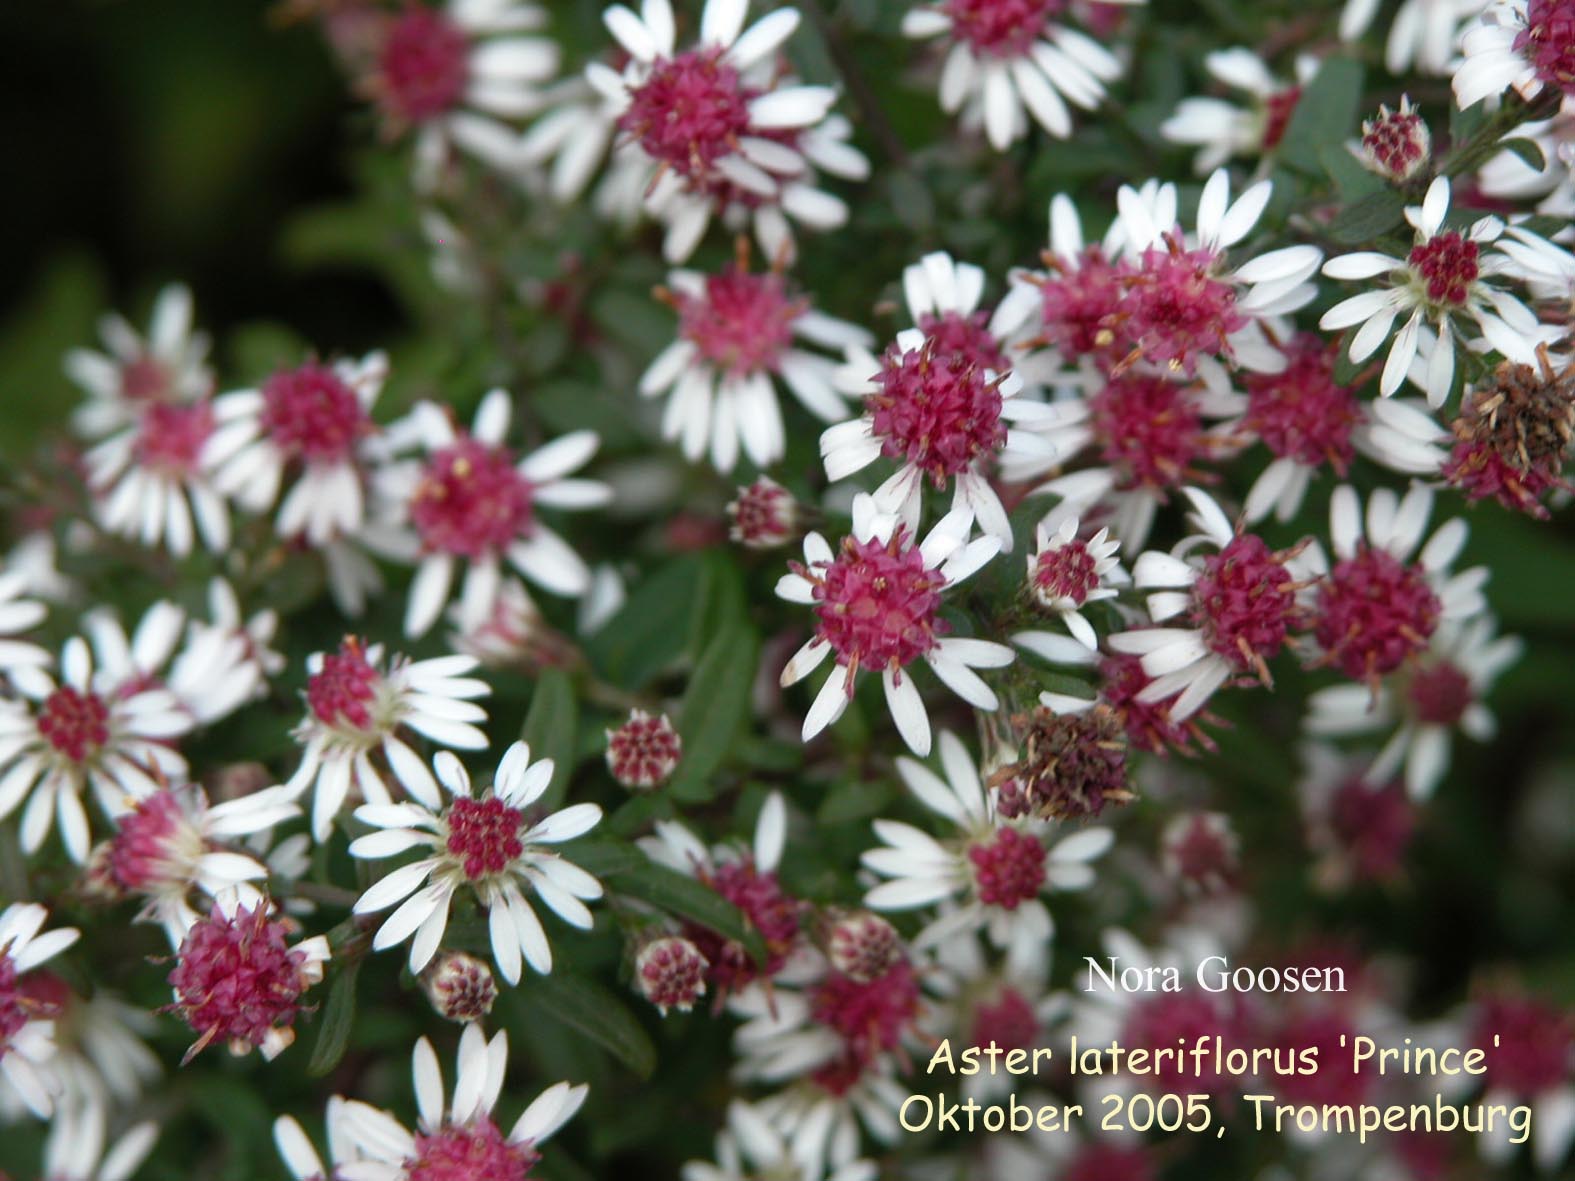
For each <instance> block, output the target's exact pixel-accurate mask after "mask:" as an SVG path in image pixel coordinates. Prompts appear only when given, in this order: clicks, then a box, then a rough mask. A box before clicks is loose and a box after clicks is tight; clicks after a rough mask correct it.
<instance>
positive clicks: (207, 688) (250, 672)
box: [90, 578, 284, 725]
mask: <svg viewBox="0 0 1575 1181" xmlns="http://www.w3.org/2000/svg"><path fill="white" fill-rule="evenodd" d="M91 618H92V617H90V619H91ZM278 629H279V614H278V612H276V611H275V610H273V608H271V607H265V608H264V609H263V610H261V611H258V612H257V613H256V614H254V615H252V616H251V617H250V618H249V619H248V618H246V617H244V616H243V615H242V614H241V604H240V600H239V599H238V598H237V597H236V595H235V588H234V587H232V586H231V585H230V584H229V583H228V582H226V581H225V580H224V579H222V578H215V579H214V580H213V581H211V582H210V583H209V584H208V618H207V619H206V620H203V619H189V620H187V623H186V635H185V639H184V640H183V642H182V643H181V646H180V647H179V648H178V649H177V650H176V651H175V652H174V654H173V655H172V657H171V658H170V661H169V666H168V671H167V672H164V673H162V674H160V673H159V671H158V669H159V665H160V663H161V662H156V661H155V662H153V663H151V664H150V665H149V666H147V667H138V670H137V671H138V672H140V673H141V674H142V675H143V676H144V677H148V678H153V677H156V676H159V675H162V678H163V681H164V683H165V685H166V687H167V688H168V689H169V690H170V692H172V693H174V694H175V696H176V697H177V698H178V699H179V700H180V702H181V704H182V705H184V706H185V707H186V708H187V710H189V711H190V712H191V715H192V716H193V717H194V718H196V719H197V721H198V722H199V723H200V724H202V725H209V724H211V723H213V722H216V721H218V720H220V719H221V718H225V717H228V716H229V715H230V714H232V713H234V712H235V711H236V710H237V709H240V708H241V706H243V705H244V704H246V703H247V702H248V701H255V700H257V699H258V698H261V697H264V696H266V695H267V692H268V679H269V678H270V677H274V676H277V675H278V674H279V673H280V672H281V671H283V669H284V656H283V654H281V653H280V652H278V651H276V650H274V649H273V648H271V647H269V645H270V644H272V643H273V638H274V634H275V633H276V632H277V631H278ZM93 634H94V642H95V643H98V644H102V645H113V646H114V647H115V648H116V649H120V648H122V647H124V645H125V643H126V641H125V640H124V638H123V633H121V631H120V628H119V624H116V623H114V622H113V621H110V623H109V624H108V625H107V626H105V627H104V628H103V629H101V630H100V631H97V632H94V633H93Z"/></svg>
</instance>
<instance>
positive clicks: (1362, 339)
mask: <svg viewBox="0 0 1575 1181" xmlns="http://www.w3.org/2000/svg"><path fill="white" fill-rule="evenodd" d="M1448 214H1449V179H1448V178H1447V177H1442V176H1441V177H1438V178H1437V179H1435V180H1434V181H1433V183H1432V184H1431V185H1429V186H1428V189H1427V195H1426V196H1425V197H1424V198H1423V201H1422V204H1421V205H1420V206H1416V205H1412V206H1407V208H1406V211H1405V216H1406V220H1407V221H1409V222H1410V223H1411V226H1412V227H1413V228H1414V229H1415V231H1416V244H1415V245H1414V246H1413V247H1412V248H1411V250H1410V251H1409V252H1408V253H1407V254H1406V256H1405V257H1404V258H1396V257H1394V256H1393V255H1389V254H1384V253H1382V252H1380V251H1375V250H1360V251H1356V252H1354V253H1351V254H1342V255H1339V256H1338V257H1335V258H1331V259H1330V260H1329V261H1328V262H1327V263H1325V264H1324V267H1323V273H1324V274H1325V275H1328V276H1329V277H1330V278H1332V279H1344V280H1357V281H1363V280H1369V279H1376V278H1379V277H1381V276H1382V277H1384V278H1385V279H1386V283H1385V285H1384V286H1382V287H1379V288H1377V289H1374V290H1370V291H1363V292H1362V293H1360V294H1359V295H1353V296H1351V297H1350V298H1348V299H1345V300H1342V301H1341V302H1340V303H1337V304H1335V305H1334V307H1332V308H1330V309H1329V310H1328V311H1327V312H1325V313H1324V314H1323V317H1322V319H1320V320H1319V321H1318V326H1319V327H1320V328H1322V329H1324V330H1325V331H1335V330H1339V329H1344V328H1350V327H1352V326H1353V325H1358V324H1359V325H1361V327H1359V328H1357V330H1356V332H1355V333H1354V334H1353V335H1352V337H1351V342H1350V346H1349V349H1348V353H1349V356H1350V358H1351V360H1352V361H1355V362H1357V363H1360V362H1363V361H1365V360H1367V358H1368V357H1371V356H1372V355H1373V354H1374V353H1376V352H1377V351H1378V350H1379V348H1380V347H1382V346H1383V344H1384V342H1385V341H1386V340H1389V339H1390V332H1391V330H1392V329H1393V328H1394V324H1395V321H1396V320H1397V319H1398V318H1400V317H1401V316H1402V315H1403V316H1404V317H1405V321H1404V323H1403V324H1402V325H1401V327H1400V330H1399V331H1398V332H1396V333H1394V339H1393V341H1392V343H1391V344H1390V346H1389V354H1388V357H1387V359H1386V360H1385V362H1384V369H1383V375H1382V377H1380V379H1379V383H1378V390H1379V392H1380V393H1381V394H1383V395H1384V396H1385V397H1388V396H1390V395H1391V394H1393V393H1394V392H1395V391H1396V390H1398V389H1399V388H1400V385H1401V383H1402V382H1404V381H1405V379H1406V375H1407V374H1408V373H1409V371H1410V369H1411V365H1412V363H1413V362H1414V361H1415V360H1416V359H1417V357H1418V355H1419V353H1420V352H1421V349H1420V346H1421V344H1422V341H1423V337H1422V329H1423V327H1424V326H1427V327H1431V328H1432V329H1433V330H1434V331H1435V332H1436V333H1437V337H1436V339H1435V340H1433V341H1432V344H1431V347H1430V348H1429V349H1428V350H1427V352H1426V353H1425V354H1422V360H1423V362H1424V364H1425V367H1426V378H1425V379H1424V382H1423V385H1424V388H1425V389H1426V391H1427V400H1428V402H1429V404H1431V405H1433V406H1441V405H1443V403H1444V400H1445V399H1446V398H1448V396H1449V390H1450V386H1451V384H1452V383H1453V382H1454V377H1455V349H1456V345H1457V340H1458V338H1459V335H1460V333H1461V331H1462V330H1465V329H1468V328H1471V327H1474V328H1475V330H1476V331H1478V332H1480V333H1481V334H1482V335H1483V336H1484V337H1485V338H1486V339H1487V342H1488V344H1490V345H1491V346H1492V347H1493V348H1494V349H1496V350H1497V351H1498V352H1500V353H1502V354H1503V355H1504V356H1506V357H1508V358H1509V359H1510V360H1513V361H1518V362H1520V363H1521V364H1528V365H1529V364H1531V363H1532V361H1533V359H1534V353H1535V349H1536V346H1537V345H1538V344H1542V343H1552V342H1553V341H1554V340H1556V339H1557V337H1558V335H1559V331H1560V330H1559V329H1557V328H1554V327H1552V326H1549V325H1543V324H1540V323H1539V322H1538V320H1537V316H1536V314H1535V313H1534V312H1533V311H1531V309H1530V308H1528V307H1526V305H1525V304H1524V303H1522V302H1521V300H1520V299H1519V298H1518V297H1517V296H1515V295H1513V294H1511V293H1510V292H1509V291H1507V290H1505V289H1504V288H1503V287H1502V286H1501V285H1499V284H1498V283H1496V282H1494V281H1493V280H1494V279H1495V278H1497V277H1499V276H1503V277H1505V278H1509V279H1517V278H1521V277H1523V276H1524V275H1525V274H1526V271H1527V264H1528V262H1530V263H1535V262H1536V261H1538V260H1545V265H1546V266H1547V267H1548V268H1551V269H1557V268H1559V267H1560V266H1561V265H1562V262H1563V259H1562V258H1561V256H1563V255H1564V252H1563V251H1562V250H1560V249H1559V248H1558V247H1556V246H1554V245H1552V244H1551V243H1549V242H1546V241H1544V240H1543V239H1542V238H1540V237H1538V236H1537V235H1535V234H1532V233H1531V232H1529V231H1527V230H1523V229H1519V228H1515V229H1513V230H1511V231H1510V233H1509V234H1508V235H1507V236H1506V234H1505V227H1504V223H1503V222H1502V221H1500V220H1499V219H1498V218H1496V217H1491V216H1489V217H1483V218H1479V219H1478V220H1477V221H1476V222H1474V223H1472V225H1471V228H1470V229H1469V230H1468V231H1467V232H1466V233H1464V234H1462V233H1461V232H1460V231H1458V230H1451V229H1447V228H1445V224H1444V223H1445V218H1446V217H1447V216H1448Z"/></svg>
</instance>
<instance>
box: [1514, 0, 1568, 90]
mask: <svg viewBox="0 0 1575 1181" xmlns="http://www.w3.org/2000/svg"><path fill="white" fill-rule="evenodd" d="M1515 52H1516V53H1519V54H1521V55H1523V56H1525V57H1526V58H1528V59H1529V60H1530V62H1531V64H1532V65H1533V66H1535V67H1536V71H1537V77H1538V78H1540V79H1541V80H1542V81H1543V82H1545V83H1547V84H1548V85H1549V86H1557V87H1558V88H1559V89H1560V90H1563V91H1564V92H1565V93H1566V94H1569V93H1572V92H1575V3H1571V0H1531V3H1530V4H1528V5H1527V6H1526V27H1525V28H1524V29H1522V30H1521V31H1520V32H1519V33H1517V34H1516V35H1515Z"/></svg>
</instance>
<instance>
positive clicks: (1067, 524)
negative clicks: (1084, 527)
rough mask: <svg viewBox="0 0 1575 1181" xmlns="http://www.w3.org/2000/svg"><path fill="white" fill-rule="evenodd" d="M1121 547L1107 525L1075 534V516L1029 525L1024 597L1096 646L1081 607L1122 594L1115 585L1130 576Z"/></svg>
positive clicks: (1096, 639) (1079, 638) (1083, 641)
mask: <svg viewBox="0 0 1575 1181" xmlns="http://www.w3.org/2000/svg"><path fill="white" fill-rule="evenodd" d="M1120 549H1121V543H1120V542H1119V541H1117V540H1115V539H1114V538H1112V537H1111V536H1110V530H1109V529H1101V530H1099V531H1098V532H1097V533H1095V534H1094V535H1093V536H1092V537H1090V538H1088V539H1087V540H1084V539H1083V538H1081V537H1079V536H1078V522H1077V518H1076V517H1067V518H1066V519H1065V520H1063V521H1062V522H1061V524H1060V525H1059V526H1057V527H1056V528H1055V529H1051V528H1049V527H1048V526H1047V525H1045V523H1044V522H1043V521H1041V522H1040V523H1039V524H1038V525H1037V526H1036V527H1035V528H1034V552H1033V553H1031V554H1029V555H1028V594H1029V597H1031V598H1032V599H1033V601H1034V602H1035V603H1036V604H1037V605H1038V606H1039V607H1040V608H1041V609H1042V610H1044V611H1048V612H1049V613H1050V614H1051V615H1054V616H1055V617H1056V618H1057V619H1059V620H1060V621H1061V622H1062V624H1063V625H1065V627H1066V630H1067V631H1069V632H1071V633H1072V635H1073V636H1074V637H1075V638H1076V639H1077V641H1078V642H1079V643H1081V644H1082V645H1084V646H1085V647H1087V648H1089V649H1091V650H1093V649H1097V648H1098V647H1099V636H1098V635H1097V634H1096V633H1095V632H1094V625H1093V624H1091V623H1089V622H1088V620H1087V619H1086V618H1085V617H1084V615H1083V613H1082V609H1083V608H1084V607H1086V606H1087V605H1088V604H1089V603H1099V602H1103V601H1104V600H1106V599H1113V598H1115V597H1116V596H1117V595H1118V594H1120V593H1121V592H1120V591H1119V590H1118V589H1117V588H1118V587H1120V586H1124V585H1126V584H1127V583H1128V582H1130V581H1131V579H1130V578H1129V577H1128V576H1127V572H1126V571H1125V570H1123V569H1122V568H1121V560H1120V559H1119V558H1117V557H1116V554H1117V553H1118V552H1119V551H1120Z"/></svg>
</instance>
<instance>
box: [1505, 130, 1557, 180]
mask: <svg viewBox="0 0 1575 1181" xmlns="http://www.w3.org/2000/svg"><path fill="white" fill-rule="evenodd" d="M1498 146H1499V147H1501V148H1503V149H1504V150H1505V151H1506V152H1514V153H1515V155H1517V156H1519V157H1520V158H1521V159H1522V160H1524V161H1525V162H1526V167H1527V168H1530V169H1531V170H1532V171H1533V172H1541V171H1543V170H1544V169H1546V168H1547V166H1548V158H1547V156H1545V155H1543V152H1542V145H1541V144H1539V143H1537V141H1536V140H1534V139H1527V138H1526V137H1525V136H1522V135H1517V136H1514V137H1513V138H1511V139H1506V140H1501V141H1500V142H1499V145H1498Z"/></svg>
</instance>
